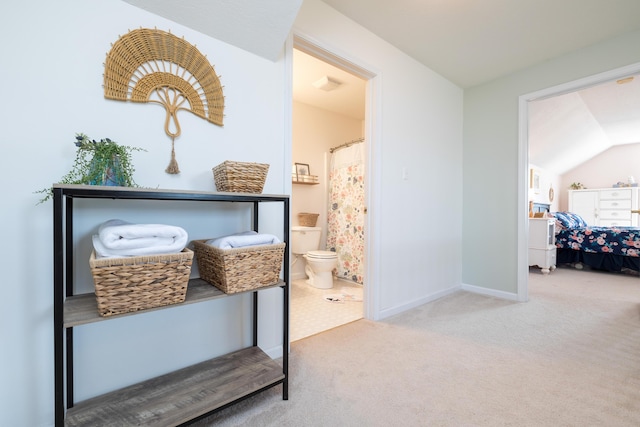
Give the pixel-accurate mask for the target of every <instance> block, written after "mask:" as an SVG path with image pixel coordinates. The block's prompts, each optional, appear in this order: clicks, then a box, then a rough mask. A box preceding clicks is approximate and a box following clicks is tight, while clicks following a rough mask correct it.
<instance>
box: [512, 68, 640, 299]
mask: <svg viewBox="0 0 640 427" xmlns="http://www.w3.org/2000/svg"><path fill="white" fill-rule="evenodd" d="M639 73H640V62H639V63H635V64H631V65H627V66H624V67H620V68H615V69H613V70H609V71H605V72H603V73H599V74H594V75H591V76H587V77H584V78H581V79H578V80H574V81H571V82H567V83H563V84H560V85H557V86H552V87H548V88H546V89H541V90H538V91H535V92H531V93H528V94H525V95H521V96H520V97H519V98H518V106H519V108H518V134H519V136H518V141H519V143H518V189H519V191H518V295H517V298H518V301H528V300H529V249H528V248H529V201H528V188H529V186H528V179H529V178H528V177H529V103H530V102H532V101H538V100H542V99H545V98H551V97H554V96H558V95H564V94H567V93H571V92H575V91H578V90H581V89H585V88H587V87H590V86H596V85H599V84H602V83H606V82H610V81H612V80H618V79H621V78H623V77H628V76H629V75H631V74H639Z"/></svg>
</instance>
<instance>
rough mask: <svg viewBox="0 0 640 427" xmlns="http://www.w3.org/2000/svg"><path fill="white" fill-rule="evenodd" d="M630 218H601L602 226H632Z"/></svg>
mask: <svg viewBox="0 0 640 427" xmlns="http://www.w3.org/2000/svg"><path fill="white" fill-rule="evenodd" d="M631 225H632V224H631V220H630V219H601V220H600V227H631Z"/></svg>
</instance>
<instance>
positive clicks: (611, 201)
mask: <svg viewBox="0 0 640 427" xmlns="http://www.w3.org/2000/svg"><path fill="white" fill-rule="evenodd" d="M632 210H638V187H625V188H601V189H593V190H591V189H589V190H569V211H570V212H574V213H577V214H578V215H580V216H581V217H582V218H584V220H585V221H586V222H587V224H588V225H599V226H602V227H613V226H633V227H638V224H639V222H638V214H636V213H632V212H631V211H632Z"/></svg>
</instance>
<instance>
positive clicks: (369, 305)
mask: <svg viewBox="0 0 640 427" xmlns="http://www.w3.org/2000/svg"><path fill="white" fill-rule="evenodd" d="M294 48H295V49H298V50H300V51H303V52H305V53H307V54H309V55H311V56H313V57H315V58H318V59H320V60H322V61H324V62H326V63H328V64H331V65H333V66H335V67H337V68H340V69H342V70H344V71H347V72H349V73H351V74H354V75H356V76H359V77H361V78H362V79H364V80H366V81H367V88H366V94H365V124H364V138H365V142H364V144H365V151H366V155H365V161H366V164H365V207H366V210H367V214H366V215H365V248H364V252H365V253H364V258H365V285H364V289H363V290H364V297H363V304H364V318H365V319H370V320H379V319H380V284H379V277H380V274H379V265H380V262H379V260H380V247H379V244H378V243H377V242H378V241H377V238H376V236H379V235H380V231H379V227H380V221H378V215H377V213H378V212H380V209H379V206H380V201H379V196H377V195H379V194H380V188H381V185H380V179H379V175H380V174H379V173H377V171H379V170H380V162H381V159H380V156H379V154H378V153H380V134H381V132H380V122H381V120H380V119H379V117H380V111H381V105H380V103H379V102H377V99H378V94H379V93H380V86H381V73H380V72H379V71H375V70H374V68H373V67H371V66H369V65H368V64H366V63H365V62H364V61H362V60H360V59H358V58H356V57H354V56H352V55H350V54H347V53H345V52H340V51H339V50H338V49H337V48H335V47H331V46H328V45H326V44H325V43H322V42H320V41H318V40H314V39H313V38H311V37H310V36H308V35H306V34H303V33H302V32H300V31H298V30H295V31H293V32H292V33H291V34H290V36H289V38H288V40H287V43H286V46H285V64H286V66H287V73H286V74H287V77H286V82H285V87H286V89H287V91H288V94H287V96H288V99H289V100H292V99H293V96H292V91H293V89H292V88H293V49H294ZM291 104H292V103H291V102H289V103H288V104H287V106H286V107H285V110H286V120H285V122H286V123H285V124H286V126H287V128H286V129H287V140H288V144H287V145H286V147H285V157H286V158H285V164H291V162H292V126H293V123H292V106H291ZM285 182H288V185H287V187H288V189H289V194H291V180H290V179H289V180H288V181H286V180H285Z"/></svg>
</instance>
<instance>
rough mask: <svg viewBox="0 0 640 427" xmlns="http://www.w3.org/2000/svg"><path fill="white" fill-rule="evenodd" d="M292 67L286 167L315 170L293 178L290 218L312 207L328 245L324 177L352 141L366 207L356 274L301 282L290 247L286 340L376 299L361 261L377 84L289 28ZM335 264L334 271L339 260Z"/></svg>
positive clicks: (368, 313)
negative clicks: (327, 282)
mask: <svg viewBox="0 0 640 427" xmlns="http://www.w3.org/2000/svg"><path fill="white" fill-rule="evenodd" d="M292 69H293V72H292V74H293V77H292V86H293V91H292V92H293V96H292V98H293V106H292V138H291V140H292V149H291V153H292V174H293V173H294V170H295V168H297V167H299V166H300V165H302V167H304V168H306V169H305V170H310V172H309V173H310V175H312V176H313V175H317V178H318V182H317V184H316V183H312V184H313V185H308V184H309V183H302V184H301V183H300V182H299V180H294V183H293V184H292V190H291V224H292V226H293V227H297V226H299V225H303V224H302V223H299V222H300V219H299V217H298V214H299V213H301V212H315V213H317V214H318V217H317V224H316V227H317V228H319V229H321V233H322V234H321V242H320V248H319V249H320V250H329V249H330V248H329V241H328V238H327V237H328V234H329V233H328V219H329V212H331V211H330V210H329V209H328V207H329V205H328V200H329V195H330V193H331V188H332V187H335V184H334V185H329V182H330V181H331V182H335V181H334V180H335V177H336V173H335V169H334V168H333V167H335V164H334V158H335V154H334V152H337V151H341V152H346V151H352V149H353V148H354V146H355V145H357V146H359V147H361V150H362V161H363V171H364V172H363V174H362V177H361V178H360V180H361V181H363V182H364V203H363V204H362V206H359V208H358V209H359V210H361V211H362V212H363V214H365V213H366V215H363V216H362V218H363V226H362V229H363V230H364V232H363V236H364V245H362V244H360V247H362V246H364V254H363V256H362V260H363V262H362V264H361V265H362V268H361V269H359V271H360V272H362V274H360V275H359V277H358V278H357V279H355V278H353V277H348V276H345V277H338V278H337V279H334V282H333V287H332V288H330V289H317V288H315V287H313V286H311V285H310V284H308V283H307V276H308V274H307V271H306V270H305V268H306V267H307V266H306V261H305V259H301V258H302V257H301V256H300V255H299V254H293V253H292V254H291V260H292V264H291V269H290V271H291V284H292V286H291V321H290V325H291V326H290V330H291V333H290V336H291V341H296V340H297V339H301V338H304V337H306V336H310V335H313V334H315V333H319V332H322V331H324V330H328V329H331V328H333V327H336V326H340V325H341V324H345V323H349V322H351V321H354V320H358V319H361V318H363V317H366V318H373V317H375V310H374V307H375V305H374V304H373V303H372V301H374V300H375V297H374V292H375V289H376V280H375V276H374V275H373V274H371V269H370V268H369V267H370V264H369V262H368V261H369V260H370V259H371V252H372V251H371V248H370V246H369V243H370V242H371V240H370V239H369V238H368V237H369V235H370V233H371V232H372V230H374V229H375V227H372V226H371V223H372V215H370V214H369V212H368V210H369V209H368V208H369V203H371V199H370V197H369V195H370V194H371V191H372V186H374V185H375V183H373V182H371V180H370V177H371V176H372V175H373V173H374V170H373V168H372V166H371V165H370V162H369V158H370V152H371V147H372V144H371V140H372V139H375V138H374V137H375V136H374V131H373V126H372V122H373V120H372V117H373V109H372V108H371V99H373V97H372V93H373V88H374V87H375V85H376V84H375V81H374V80H375V75H374V74H373V73H371V72H369V71H367V70H365V69H364V68H361V67H360V66H358V65H356V64H355V63H354V62H352V61H348V60H346V59H344V58H341V57H338V56H337V55H335V54H333V53H331V52H329V51H328V50H326V49H324V48H322V47H320V46H318V45H316V44H315V43H311V42H309V41H307V40H306V39H305V38H303V37H300V36H296V35H294V37H293V45H292ZM323 82H324V83H323ZM338 95H339V96H338ZM338 147H340V148H338ZM332 166H333V167H332ZM330 177H331V179H330ZM373 217H375V216H373ZM304 225H307V226H308V224H304ZM336 249H337V248H336ZM331 250H332V251H333V248H331ZM336 253H338V251H337V250H336ZM339 258H340V254H339V253H338V259H339ZM337 271H338V273H340V271H341V270H340V265H338V267H337ZM337 300H340V301H337ZM331 301H334V302H333V303H332V302H331Z"/></svg>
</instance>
